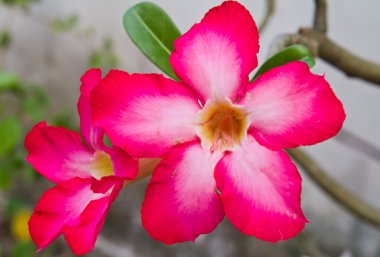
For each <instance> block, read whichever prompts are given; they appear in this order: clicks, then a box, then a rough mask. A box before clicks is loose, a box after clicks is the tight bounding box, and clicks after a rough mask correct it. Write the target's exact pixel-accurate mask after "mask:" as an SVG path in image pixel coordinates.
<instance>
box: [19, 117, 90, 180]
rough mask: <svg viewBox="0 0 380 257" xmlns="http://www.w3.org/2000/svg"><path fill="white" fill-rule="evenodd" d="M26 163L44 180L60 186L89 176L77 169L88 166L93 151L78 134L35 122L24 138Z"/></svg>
mask: <svg viewBox="0 0 380 257" xmlns="http://www.w3.org/2000/svg"><path fill="white" fill-rule="evenodd" d="M25 148H26V150H27V151H28V152H29V155H28V157H27V158H26V159H27V161H28V162H29V163H30V164H32V166H33V167H34V168H35V169H36V170H37V171H38V172H39V173H41V174H42V175H43V176H44V177H46V178H47V179H49V180H50V181H52V182H54V183H59V182H62V181H65V180H68V179H71V178H75V177H90V173H88V172H87V171H84V170H83V169H81V168H80V166H81V165H80V164H81V163H87V162H88V161H89V160H90V158H91V157H92V152H91V151H90V150H89V149H88V148H87V147H86V146H85V145H84V144H83V142H82V140H81V138H80V137H79V135H78V133H76V132H75V131H69V130H67V129H65V128H63V127H53V126H46V122H41V123H38V124H37V125H36V126H34V127H33V129H32V130H31V131H30V132H29V133H28V134H27V135H26V138H25Z"/></svg>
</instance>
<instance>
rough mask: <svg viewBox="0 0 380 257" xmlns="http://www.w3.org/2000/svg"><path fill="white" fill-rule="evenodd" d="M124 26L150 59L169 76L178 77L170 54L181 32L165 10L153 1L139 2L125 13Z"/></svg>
mask: <svg viewBox="0 0 380 257" xmlns="http://www.w3.org/2000/svg"><path fill="white" fill-rule="evenodd" d="M124 28H125V30H126V31H127V33H128V35H129V37H130V38H131V39H132V41H133V42H134V43H135V45H136V46H137V47H138V48H139V49H140V50H141V51H142V52H143V53H144V55H145V56H146V57H147V58H148V59H149V60H151V61H152V62H153V63H154V64H155V65H156V66H157V67H158V68H160V69H161V70H162V71H163V72H165V73H166V74H167V75H168V76H170V77H172V78H175V79H177V77H176V76H175V74H174V71H173V69H172V67H171V65H170V62H169V56H170V54H171V52H172V51H173V49H174V46H173V42H174V40H175V39H177V38H178V37H180V36H181V33H180V31H179V30H178V29H177V27H176V26H175V25H174V23H173V21H172V20H171V18H170V17H169V16H168V15H167V14H166V13H165V11H164V10H162V9H161V8H160V7H159V6H157V5H156V4H153V3H149V2H143V3H139V4H137V5H135V6H133V7H131V8H130V9H129V10H128V11H127V12H126V13H125V15H124Z"/></svg>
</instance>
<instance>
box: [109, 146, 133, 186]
mask: <svg viewBox="0 0 380 257" xmlns="http://www.w3.org/2000/svg"><path fill="white" fill-rule="evenodd" d="M107 153H108V154H109V155H110V157H111V160H112V167H113V171H114V175H115V176H116V177H119V178H126V179H134V178H135V177H136V176H137V172H138V163H137V160H136V159H134V158H132V157H131V156H129V155H128V154H127V153H126V152H124V151H123V150H122V149H120V148H118V147H113V148H110V149H108V150H107Z"/></svg>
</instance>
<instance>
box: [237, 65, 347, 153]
mask: <svg viewBox="0 0 380 257" xmlns="http://www.w3.org/2000/svg"><path fill="white" fill-rule="evenodd" d="M240 104H242V105H244V106H245V108H246V111H247V112H248V113H249V120H250V123H251V126H250V133H251V134H252V135H254V136H255V138H256V140H258V141H259V142H260V143H261V144H263V145H265V146H267V147H269V148H271V149H282V148H290V147H297V146H300V145H311V144H315V143H318V142H322V141H324V140H326V139H329V138H330V137H332V136H334V135H336V134H337V133H338V132H339V130H340V129H341V128H342V125H343V121H344V119H345V113H344V110H343V106H342V103H341V102H340V101H339V100H338V98H337V97H336V96H335V94H334V92H333V91H332V89H331V88H330V86H329V84H328V83H327V81H326V80H325V79H324V77H323V76H318V75H314V74H312V73H310V71H309V68H308V66H307V64H305V63H304V62H301V61H296V62H291V63H288V64H286V65H283V66H281V67H277V68H274V69H272V70H270V71H268V72H266V73H264V74H263V75H262V76H260V77H259V78H258V79H257V80H256V81H255V82H253V83H252V84H250V89H249V92H248V94H247V96H246V97H245V99H244V100H243V101H242V102H241V103H240Z"/></svg>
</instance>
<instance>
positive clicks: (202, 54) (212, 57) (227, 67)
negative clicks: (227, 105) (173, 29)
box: [170, 1, 259, 102]
mask: <svg viewBox="0 0 380 257" xmlns="http://www.w3.org/2000/svg"><path fill="white" fill-rule="evenodd" d="M258 51H259V35H258V32H257V28H256V25H255V22H254V20H253V19H252V16H251V15H250V13H249V12H248V10H246V9H245V7H244V6H242V5H241V4H239V3H238V2H237V1H226V2H224V3H222V5H220V6H218V7H215V8H213V9H211V10H210V11H209V12H208V13H207V14H206V15H205V17H204V18H203V19H202V21H201V22H200V23H199V24H195V25H194V26H193V27H192V28H191V29H190V30H189V31H188V32H187V33H186V34H184V35H183V36H182V37H180V38H179V39H177V40H176V41H175V42H174V52H173V53H172V55H171V56H170V62H171V64H172V66H173V69H174V71H175V72H176V74H177V75H178V76H179V77H180V78H181V79H182V80H183V81H184V82H185V83H187V84H188V85H190V86H191V87H192V88H194V90H195V91H197V92H198V93H199V97H200V98H201V99H202V100H203V102H206V100H207V99H214V100H215V99H216V100H225V98H226V97H229V98H231V100H233V101H234V100H235V98H236V97H237V96H239V95H240V94H241V93H244V88H243V87H244V86H245V85H246V83H247V82H248V75H249V73H250V72H251V71H252V70H253V69H254V68H255V67H256V66H257V57H256V54H257V52H258ZM242 91H243V92H242Z"/></svg>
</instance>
